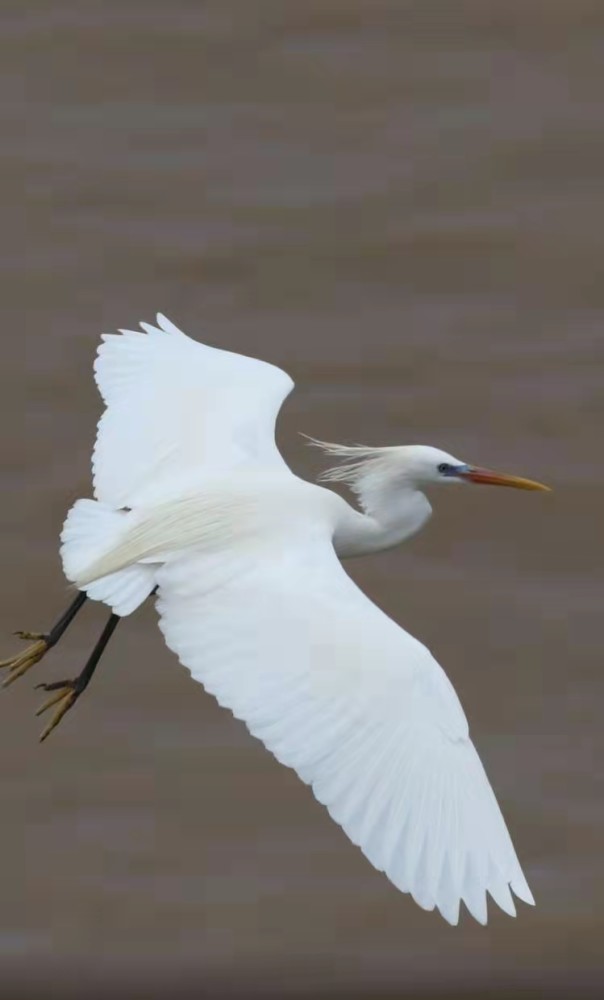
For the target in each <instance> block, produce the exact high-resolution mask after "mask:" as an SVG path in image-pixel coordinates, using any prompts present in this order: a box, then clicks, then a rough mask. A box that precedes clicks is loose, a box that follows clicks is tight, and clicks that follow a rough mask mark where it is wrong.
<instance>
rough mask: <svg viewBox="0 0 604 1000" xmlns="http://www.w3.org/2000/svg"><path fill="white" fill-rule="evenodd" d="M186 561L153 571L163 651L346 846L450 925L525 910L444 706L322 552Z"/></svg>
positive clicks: (417, 651)
mask: <svg viewBox="0 0 604 1000" xmlns="http://www.w3.org/2000/svg"><path fill="white" fill-rule="evenodd" d="M268 547H269V546H263V548H262V551H261V552H259V551H258V549H257V548H253V547H252V548H249V549H248V548H247V547H246V546H239V547H238V548H237V550H235V549H234V548H233V549H231V551H229V550H228V548H227V549H226V550H225V549H221V551H220V553H219V557H218V556H212V557H210V556H209V555H208V556H204V555H202V554H200V553H199V552H189V553H188V554H185V555H182V556H179V557H178V558H176V559H174V560H173V561H169V562H167V563H166V564H165V565H164V566H163V567H161V569H160V570H159V571H158V573H157V582H158V584H159V598H158V609H159V613H160V627H161V629H162V632H163V634H164V636H165V639H166V642H167V644H168V646H169V647H170V648H171V649H172V650H173V651H174V652H175V653H176V654H177V655H178V657H179V658H180V660H181V662H182V663H183V664H184V665H185V666H186V667H188V669H189V670H190V672H191V674H192V676H193V677H194V678H195V679H196V680H198V681H200V682H201V683H203V684H204V686H205V687H206V689H207V690H208V691H209V692H211V693H212V694H213V695H214V696H215V697H216V698H217V700H218V701H219V702H220V704H221V705H224V706H225V707H227V708H229V709H231V711H232V712H233V714H234V715H235V716H237V717H238V718H240V719H243V720H244V721H245V722H246V724H247V726H248V728H249V730H250V731H251V733H253V735H254V736H256V737H258V738H259V739H260V740H262V742H263V743H264V744H265V746H266V747H268V749H270V750H271V751H272V752H273V754H274V755H275V756H276V757H277V758H278V760H280V761H281V762H282V763H283V764H286V765H288V766H289V767H292V768H294V769H295V770H296V771H297V773H298V775H299V776H300V777H301V778H302V780H303V781H305V782H307V783H308V784H310V785H311V786H312V789H313V791H314V794H315V796H316V797H317V799H318V800H319V801H320V802H322V803H323V804H324V805H325V806H326V807H327V808H328V810H329V812H330V814H331V816H332V817H333V819H334V820H336V822H337V823H339V824H340V825H341V826H342V827H343V828H344V830H345V831H346V833H347V834H348V836H349V837H350V839H351V840H352V841H353V843H355V844H358V845H359V846H360V847H361V849H362V850H363V852H364V853H365V855H366V856H367V857H368V858H369V860H370V861H371V862H372V863H373V864H374V865H375V867H376V868H378V869H379V870H382V871H385V872H386V874H387V876H388V878H389V879H391V881H392V882H393V883H394V884H395V885H396V886H397V887H398V888H399V889H401V890H402V891H403V892H410V893H411V894H412V895H413V898H414V899H415V900H416V901H417V902H418V903H419V905H420V906H422V907H424V908H425V909H433V908H434V907H435V906H436V907H438V909H439V910H440V912H441V913H442V915H443V916H444V917H445V919H446V920H448V921H449V922H450V923H452V924H454V923H456V922H457V920H458V916H459V904H460V900H464V902H465V903H466V905H467V907H468V909H469V910H470V912H471V913H472V914H473V916H474V917H475V918H476V919H477V920H478V921H480V922H481V923H485V922H486V919H487V904H486V891H488V892H489V893H490V894H491V896H492V897H493V899H494V900H495V901H496V902H497V903H498V904H499V906H500V907H502V909H504V910H505V911H506V912H507V913H510V914H512V915H513V914H514V913H515V909H514V903H513V901H512V896H511V894H510V887H511V889H512V890H513V891H514V892H515V893H516V895H517V896H519V897H520V898H521V899H523V900H525V901H526V902H532V901H533V900H532V896H531V893H530V889H529V888H528V886H527V884H526V881H525V878H524V875H523V874H522V871H521V869H520V865H519V863H518V859H517V857H516V854H515V852H514V848H513V846H512V842H511V840H510V836H509V834H508V831H507V829H506V826H505V822H504V820H503V817H502V815H501V812H500V810H499V807H498V805H497V802H496V800H495V796H494V794H493V792H492V790H491V787H490V785H489V782H488V779H487V777H486V774H485V772H484V769H483V767H482V765H481V763H480V760H479V758H478V755H477V753H476V750H475V749H474V746H473V744H472V742H471V741H470V739H469V736H468V728H467V722H466V719H465V716H464V713H463V710H462V708H461V705H460V703H459V701H458V699H457V696H456V694H455V692H454V690H453V688H452V686H451V684H450V683H449V681H448V680H447V677H446V675H445V674H444V672H443V671H442V669H441V668H440V666H439V665H438V664H437V663H436V661H435V660H434V659H433V657H432V656H431V654H430V653H429V651H428V650H427V649H426V648H425V646H423V645H422V644H421V643H419V642H418V641H417V640H415V639H413V638H412V637H411V636H410V635H409V634H408V633H407V632H405V631H404V630H403V629H402V628H400V627H399V626H398V625H396V624H395V623H394V622H393V621H392V620H391V619H390V618H388V617H387V616H386V615H385V614H384V613H383V612H382V611H380V610H379V609H378V608H377V607H376V606H375V605H374V604H372V603H371V602H370V601H369V600H368V599H367V598H366V596H365V595H364V594H363V593H362V592H361V591H360V590H359V589H358V588H357V587H356V586H355V584H354V583H353V582H352V580H351V579H350V578H349V577H348V576H347V574H346V573H345V571H344V569H343V568H342V566H341V565H340V563H339V562H338V560H337V558H336V555H335V553H334V552H333V549H332V548H331V546H330V544H329V543H328V541H327V540H322V539H316V538H313V537H309V538H307V539H303V540H299V539H298V540H297V539H290V541H289V542H288V543H284V541H283V538H280V541H279V543H278V544H275V545H274V551H272V550H271V551H267V548H268Z"/></svg>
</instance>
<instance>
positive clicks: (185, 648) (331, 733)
mask: <svg viewBox="0 0 604 1000" xmlns="http://www.w3.org/2000/svg"><path fill="white" fill-rule="evenodd" d="M141 326H142V330H143V332H138V331H130V330H123V331H121V332H120V333H119V334H116V335H105V336H104V337H103V343H102V345H101V347H100V348H99V352H98V357H97V360H96V364H95V376H96V381H97V385H98V387H99V390H100V392H101V394H102V397H103V399H104V401H105V403H106V409H105V412H104V414H103V416H102V417H101V420H100V422H99V427H98V436H97V441H96V445H95V449H94V456H93V470H94V495H95V497H96V499H95V500H79V501H77V502H76V504H75V505H74V506H73V507H72V509H71V511H70V512H69V514H68V516H67V520H66V522H65V526H64V529H63V534H62V548H61V554H62V558H63V566H64V569H65V574H66V576H67V578H68V579H69V580H70V581H72V582H73V583H75V585H76V586H77V587H78V588H79V589H80V590H81V591H83V592H87V594H88V596H90V597H92V598H94V599H96V600H101V601H104V602H105V603H106V604H108V605H109V606H110V608H111V609H112V612H113V614H112V621H116V620H117V618H116V616H118V615H119V616H124V615H127V614H130V613H131V612H132V611H134V610H135V609H136V608H137V607H138V606H139V605H140V604H141V603H142V602H143V601H144V600H145V599H146V598H147V597H148V596H149V595H150V594H151V593H156V595H157V598H156V599H157V609H158V612H159V616H160V628H161V630H162V632H163V635H164V638H165V640H166V643H167V645H168V646H169V647H170V649H172V650H173V651H174V652H175V653H176V655H177V656H178V658H179V659H180V661H181V663H182V664H184V666H186V667H187V668H188V669H189V671H190V672H191V675H192V676H193V677H194V678H195V679H196V680H198V681H200V682H201V683H202V684H203V685H204V687H205V688H206V690H207V691H209V692H210V693H212V694H213V695H214V696H215V697H216V698H217V700H218V701H219V702H220V704H221V705H224V706H225V707H226V708H229V709H230V710H231V711H232V712H233V714H234V715H235V716H237V717H238V718H240V719H242V720H243V721H244V722H245V723H246V725H247V727H248V729H249V730H250V732H251V733H252V734H253V735H254V736H256V737H258V738H259V739H260V740H262V742H263V743H264V744H265V746H266V747H267V748H268V749H269V750H271V751H272V753H273V754H274V755H275V757H277V759H278V760H279V761H281V762H282V763H284V764H286V765H288V766H289V767H292V768H294V770H295V771H296V772H297V773H298V775H299V776H300V777H301V779H302V780H303V781H304V782H306V783H307V784H309V785H310V786H311V788H312V790H313V792H314V794H315V796H316V797H317V799H318V800H319V801H320V802H322V803H323V804H324V805H325V806H326V807H327V809H328V810H329V813H330V815H331V816H332V817H333V819H334V820H335V821H336V822H337V823H339V824H340V825H341V826H342V828H343V829H344V830H345V832H346V833H347V835H348V836H349V837H350V839H351V840H352V841H353V843H355V844H358V845H359V846H360V848H361V850H362V851H363V852H364V854H365V855H366V856H367V858H368V859H369V860H370V861H371V863H372V864H373V865H375V867H376V868H377V869H379V870H380V871H384V872H385V873H386V875H387V876H388V878H389V879H390V880H391V881H392V882H393V883H394V885H395V886H397V887H398V888H399V889H401V890H402V891H403V892H408V893H411V895H412V896H413V898H414V899H415V900H416V902H417V903H418V904H419V905H420V906H421V907H423V908H424V909H428V910H431V909H434V908H435V907H436V908H438V910H439V911H440V912H441V914H442V915H443V917H444V918H445V919H446V920H448V921H449V922H450V923H452V924H455V923H457V921H458V918H459V907H460V902H461V901H463V902H464V903H465V905H466V906H467V908H468V909H469V911H470V913H471V914H472V915H473V916H474V917H475V918H476V920H478V921H479V922H480V923H486V920H487V899H486V894H487V892H488V893H489V894H490V895H491V897H492V898H493V899H494V900H495V902H496V903H497V904H498V905H499V906H500V907H501V908H502V909H503V910H505V912H506V913H509V914H511V915H514V913H515V908H514V902H513V898H512V893H514V894H515V895H516V896H518V897H519V898H520V899H522V900H524V901H525V902H528V903H532V902H533V897H532V895H531V892H530V889H529V887H528V885H527V883H526V880H525V878H524V875H523V873H522V870H521V868H520V865H519V862H518V859H517V857H516V854H515V851H514V848H513V846H512V842H511V839H510V836H509V833H508V831H507V828H506V825H505V822H504V820H503V817H502V815H501V812H500V809H499V806H498V804H497V802H496V799H495V796H494V794H493V791H492V789H491V786H490V784H489V781H488V779H487V777H486V775H485V772H484V769H483V767H482V765H481V763H480V760H479V758H478V755H477V753H476V750H475V748H474V746H473V744H472V741H471V740H470V738H469V735H468V725H467V721H466V718H465V715H464V712H463V709H462V707H461V705H460V703H459V700H458V698H457V696H456V694H455V692H454V690H453V687H452V686H451V684H450V682H449V681H448V679H447V677H446V675H445V674H444V672H443V670H442V669H441V667H440V666H439V665H438V663H437V662H436V661H435V660H434V658H433V657H432V655H431V653H430V652H429V651H428V649H426V647H425V646H423V645H422V644H421V643H420V642H418V641H417V640H416V639H414V638H413V637H412V636H410V635H409V634H408V633H407V632H406V631H405V630H404V629H402V628H401V627H400V626H399V625H397V624H396V623H395V622H394V621H393V620H392V619H390V618H389V617H388V616H387V615H385V614H384V613H383V612H382V611H381V610H380V609H379V608H378V607H377V606H376V605H375V604H373V603H372V602H371V601H370V600H369V599H368V598H367V597H366V596H365V595H364V594H363V593H362V592H361V591H360V590H359V588H358V587H357V586H356V585H355V584H354V583H353V582H352V580H351V579H350V577H349V576H348V575H347V574H346V572H345V571H344V569H343V567H342V564H341V562H340V559H341V558H345V557H349V556H355V555H362V554H364V553H368V552H375V551H378V550H380V549H384V548H388V547H390V546H392V545H395V544H397V543H399V542H401V541H403V540H404V539H405V538H407V537H408V536H409V535H411V534H412V533H413V532H415V531H417V530H418V529H419V528H420V527H421V526H422V525H423V524H424V523H425V521H426V520H427V518H428V517H429V515H430V512H431V508H430V505H429V503H428V500H427V498H426V496H425V493H424V489H426V488H427V487H429V486H431V485H436V484H437V483H445V484H452V483H461V482H489V483H493V484H499V485H505V486H516V487H520V488H524V489H545V488H546V487H542V486H541V485H540V484H538V483H534V482H532V481H531V480H524V479H519V478H517V477H513V476H504V475H501V474H497V473H493V472H490V471H489V470H485V469H478V468H476V467H474V466H469V465H466V464H465V463H463V462H461V461H459V460H458V459H456V458H454V457H453V456H451V455H447V454H446V453H444V452H441V451H439V450H438V449H435V448H429V447H425V446H408V447H400V448H363V447H360V446H359V447H350V448H349V447H344V446H340V445H328V444H321V443H320V442H315V444H319V445H320V446H321V447H323V448H324V450H325V451H326V452H328V453H330V454H331V455H333V456H335V457H336V458H337V459H339V460H340V462H341V464H340V465H338V466H336V468H335V469H332V470H328V472H327V474H326V475H325V477H324V478H325V479H326V480H343V481H345V482H347V483H348V484H349V485H350V486H351V487H352V489H353V491H354V492H355V493H356V495H357V497H358V500H359V506H360V509H356V508H355V507H352V506H351V505H349V504H348V503H346V501H345V500H344V499H342V498H341V497H340V496H339V495H337V494H335V493H334V492H333V491H331V490H329V489H327V488H325V487H323V486H320V485H315V484H312V483H309V482H306V481H304V480H302V479H300V478H298V477H297V476H295V475H294V474H293V473H292V472H291V470H290V469H289V468H288V466H287V465H286V464H285V462H284V461H283V459H282V457H281V455H280V454H279V452H278V450H277V448H276V445H275V439H274V426H275V420H276V417H277V414H278V411H279V408H280V406H281V403H282V402H283V400H284V399H285V397H286V396H287V395H288V393H289V392H290V390H291V388H292V385H293V383H292V381H291V379H290V378H289V376H288V375H286V374H285V373H284V372H282V371H281V370H280V369H278V368H275V367H274V366H272V365H270V364H267V363H265V362H262V361H257V360H253V359H251V358H247V357H243V356H241V355H238V354H232V353H229V352H227V351H223V350H218V349H216V348H212V347H208V346H206V345H203V344H200V343H197V342H196V341H194V340H192V339H190V338H189V337H187V336H186V335H185V334H184V333H182V332H181V331H180V330H179V329H178V328H177V327H175V326H174V325H173V324H172V323H171V322H170V321H169V320H167V319H166V318H165V317H164V316H162V315H158V317H157V326H150V325H148V324H145V323H143V324H141ZM82 599H83V598H81V599H80V600H82ZM74 613H75V612H74ZM57 624H58V625H59V624H60V623H57ZM65 627H66V626H65ZM56 634H62V632H60V631H59V632H57V633H56ZM51 635H55V633H51ZM54 641H56V638H55V640H54ZM102 648H104V646H103V647H102ZM98 655H99V656H100V653H99V654H98ZM97 661H98V657H97V659H96V660H95V663H94V665H93V666H92V670H93V669H94V666H95V665H96V662H97ZM34 662H35V661H34ZM15 663H16V660H13V661H7V665H9V666H11V667H12V670H13V672H15V671H17V673H18V672H19V671H20V672H23V669H27V667H25V668H23V666H21V667H19V668H18V669H17V668H16V667H15ZM89 673H91V670H90V669H89ZM88 680H89V677H87V678H86V681H85V683H87V682H88ZM66 683H67V682H66ZM71 683H72V684H75V683H76V682H71ZM56 686H57V685H55V687H56ZM81 686H82V685H80V687H81ZM84 686H85V684H84ZM47 687H49V688H52V687H53V685H47ZM78 693H79V692H78ZM76 697H77V695H76ZM58 700H59V699H58V697H57V698H54V697H53V698H52V699H51V702H49V704H50V703H52V702H55V701H58ZM73 700H74V699H73V698H72V700H71V702H70V704H72V703H73ZM45 707H46V706H45ZM67 707H70V706H69V705H67ZM65 710H66V709H65V708H63V709H62V710H60V714H63V712H64V711H65ZM57 721H58V720H57ZM50 728H52V724H51V727H49V729H50Z"/></svg>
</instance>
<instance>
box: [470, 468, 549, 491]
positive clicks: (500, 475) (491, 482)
mask: <svg viewBox="0 0 604 1000" xmlns="http://www.w3.org/2000/svg"><path fill="white" fill-rule="evenodd" d="M458 475H459V477H460V478H461V479H467V480H469V482H471V483H484V484H486V485H488V486H513V487H514V489H516V490H541V491H542V492H544V493H550V492H551V487H550V486H545V485H544V484H543V483H536V482H535V480H534V479H523V478H522V477H521V476H508V475H507V474H506V473H504V472H493V471H492V470H491V469H477V468H475V467H474V466H472V465H470V466H468V468H467V469H463V470H460V471H459V473H458Z"/></svg>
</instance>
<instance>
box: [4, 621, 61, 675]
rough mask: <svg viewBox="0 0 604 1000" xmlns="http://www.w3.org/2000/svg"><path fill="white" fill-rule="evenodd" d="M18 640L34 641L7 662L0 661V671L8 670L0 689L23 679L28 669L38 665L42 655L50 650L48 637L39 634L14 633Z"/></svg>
mask: <svg viewBox="0 0 604 1000" xmlns="http://www.w3.org/2000/svg"><path fill="white" fill-rule="evenodd" d="M15 635H18V636H19V638H20V639H34V640H35V641H34V642H33V643H32V644H31V646H28V647H27V649H25V650H23V652H22V653H19V654H18V655H17V656H11V657H10V659H8V660H0V670H1V669H2V668H3V667H6V668H7V669H8V677H7V678H6V680H5V681H4V682H3V684H2V687H8V685H9V684H12V683H13V681H16V680H17V678H18V677H23V674H26V673H27V671H28V670H29V668H30V667H33V666H34V665H35V664H36V663H39V662H40V660H41V659H42V657H43V656H44V654H45V653H46V652H47V651H48V650H49V649H50V644H49V642H48V636H47V635H43V634H41V633H40V632H15Z"/></svg>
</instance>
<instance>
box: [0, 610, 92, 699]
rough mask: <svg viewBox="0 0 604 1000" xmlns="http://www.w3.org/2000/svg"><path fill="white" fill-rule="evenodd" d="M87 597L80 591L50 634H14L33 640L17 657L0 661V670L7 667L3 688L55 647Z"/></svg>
mask: <svg viewBox="0 0 604 1000" xmlns="http://www.w3.org/2000/svg"><path fill="white" fill-rule="evenodd" d="M86 597H87V595H86V594H85V593H84V592H82V591H80V592H79V593H78V595H77V597H76V598H75V599H74V600H73V601H72V602H71V604H70V605H69V607H68V608H67V611H65V613H64V614H62V615H61V617H60V618H59V620H58V621H57V622H55V624H54V625H53V626H52V628H51V630H50V632H16V633H15V635H18V636H19V638H20V639H33V640H34V642H33V643H32V645H31V646H28V647H27V649H25V650H24V651H23V652H22V653H20V654H19V655H18V656H13V657H11V658H10V659H8V660H2V661H0V668H2V667H8V671H9V673H8V677H7V678H6V680H5V681H4V684H3V685H2V686H3V687H8V685H9V684H12V683H13V681H16V680H17V678H18V677H22V676H23V674H25V673H27V671H28V670H29V669H30V667H33V666H34V664H36V663H39V662H40V660H41V659H42V657H43V656H44V655H45V653H47V652H48V650H49V649H52V647H53V646H56V644H57V643H58V641H59V639H60V638H61V636H62V635H63V634H64V633H65V632H66V631H67V629H68V628H69V626H70V625H71V623H72V621H73V619H74V618H75V616H76V615H77V613H78V611H79V610H80V608H81V607H82V605H83V604H84V602H85V601H86Z"/></svg>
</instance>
